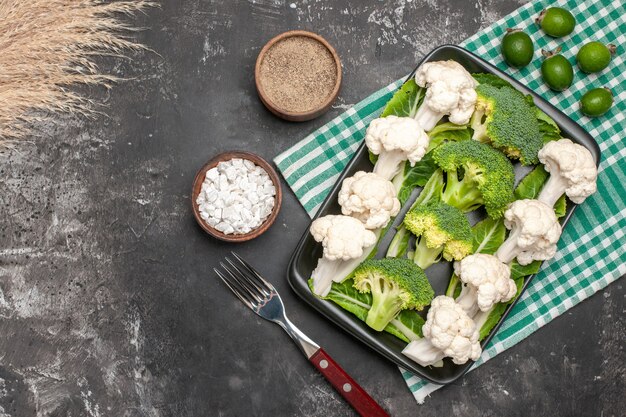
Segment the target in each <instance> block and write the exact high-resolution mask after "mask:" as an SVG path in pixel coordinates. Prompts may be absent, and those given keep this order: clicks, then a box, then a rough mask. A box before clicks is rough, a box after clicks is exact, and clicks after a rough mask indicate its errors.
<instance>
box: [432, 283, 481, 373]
mask: <svg viewBox="0 0 626 417" xmlns="http://www.w3.org/2000/svg"><path fill="white" fill-rule="evenodd" d="M422 333H423V334H424V338H426V339H428V340H429V341H430V343H432V345H433V346H434V347H436V348H437V349H440V350H441V351H442V352H443V354H444V356H447V357H450V358H452V361H453V362H454V363H456V364H458V365H461V364H464V363H466V362H467V361H468V360H470V359H471V360H477V359H478V358H479V357H480V354H481V352H482V350H481V347H480V343H479V341H478V336H479V332H478V328H476V324H475V323H474V321H473V320H472V319H471V318H470V317H469V316H468V315H467V314H466V313H465V311H463V308H461V306H460V305H458V304H457V303H456V302H455V301H454V298H452V297H447V296H445V295H440V296H439V297H436V298H435V299H434V300H433V302H432V304H431V305H430V310H428V315H427V317H426V323H424V326H423V327H422Z"/></svg>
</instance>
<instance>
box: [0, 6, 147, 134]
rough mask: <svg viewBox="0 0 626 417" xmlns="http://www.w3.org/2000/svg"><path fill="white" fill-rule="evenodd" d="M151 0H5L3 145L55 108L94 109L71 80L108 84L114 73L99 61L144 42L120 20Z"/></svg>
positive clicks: (0, 80) (0, 44) (0, 33)
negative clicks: (97, 61) (107, 71)
mask: <svg viewBox="0 0 626 417" xmlns="http://www.w3.org/2000/svg"><path fill="white" fill-rule="evenodd" d="M151 4H152V3H150V2H148V1H141V0H138V1H117V2H110V3H103V2H101V1H97V0H0V146H2V145H3V144H4V145H7V144H9V143H11V142H12V141H15V140H18V139H22V138H24V137H26V136H28V135H29V133H30V131H31V129H30V127H31V125H32V124H33V123H35V122H37V121H41V120H44V119H48V118H50V115H51V113H54V112H70V113H80V114H87V115H88V114H92V113H93V102H92V101H91V100H90V99H88V98H86V97H84V96H82V95H81V94H79V93H77V92H76V91H73V90H72V89H71V86H72V85H76V84H83V85H92V86H94V85H103V86H106V87H109V86H110V84H111V82H113V81H115V80H116V77H115V76H112V75H108V74H105V73H102V72H101V71H100V69H99V68H98V66H97V65H96V64H95V63H94V61H93V60H94V57H96V56H101V55H113V56H123V55H124V53H127V52H129V51H136V50H140V49H143V46H141V45H139V44H137V43H135V42H133V41H131V40H129V39H128V38H127V37H125V35H126V34H128V33H129V32H130V31H133V30H135V29H134V28H132V27H131V26H128V25H127V24H124V23H123V22H122V21H120V20H119V18H120V17H123V15H131V14H133V13H135V12H137V11H139V10H142V9H144V8H145V7H147V6H149V5H151Z"/></svg>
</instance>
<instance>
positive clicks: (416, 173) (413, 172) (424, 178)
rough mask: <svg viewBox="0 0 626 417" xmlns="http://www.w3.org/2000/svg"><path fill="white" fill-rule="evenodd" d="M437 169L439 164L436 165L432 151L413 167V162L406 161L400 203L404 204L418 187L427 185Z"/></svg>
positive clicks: (399, 191) (400, 189) (399, 196)
mask: <svg viewBox="0 0 626 417" xmlns="http://www.w3.org/2000/svg"><path fill="white" fill-rule="evenodd" d="M436 169H437V165H435V162H434V161H433V157H432V154H431V153H430V152H429V153H427V154H426V155H424V157H423V158H422V160H421V161H419V162H417V163H416V164H415V166H413V167H412V166H411V164H409V163H407V162H405V163H404V171H403V175H402V184H401V185H400V188H399V189H398V200H400V204H404V203H405V202H406V200H408V198H409V197H410V196H411V193H412V192H413V190H414V189H415V188H416V187H423V186H424V185H426V183H427V182H428V180H429V179H430V177H431V176H432V174H433V172H435V170H436ZM395 181H396V179H395V178H394V182H395Z"/></svg>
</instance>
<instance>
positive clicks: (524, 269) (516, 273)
mask: <svg viewBox="0 0 626 417" xmlns="http://www.w3.org/2000/svg"><path fill="white" fill-rule="evenodd" d="M539 268H541V261H533V262H531V263H529V264H528V265H520V264H518V263H517V261H513V262H512V263H511V279H513V280H518V279H519V278H524V277H527V276H528V275H533V274H536V273H537V272H539Z"/></svg>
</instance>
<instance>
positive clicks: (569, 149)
mask: <svg viewBox="0 0 626 417" xmlns="http://www.w3.org/2000/svg"><path fill="white" fill-rule="evenodd" d="M539 160H540V161H541V163H542V164H543V165H544V167H545V169H546V171H548V172H549V173H550V178H549V179H548V182H546V184H545V185H544V186H543V188H542V189H541V193H540V194H539V197H538V198H537V199H538V200H539V201H543V202H544V203H546V204H547V205H549V206H550V207H552V206H554V203H556V201H557V200H558V199H559V198H560V197H561V196H562V195H563V193H565V194H566V195H567V197H569V199H570V200H572V201H573V202H574V203H576V204H580V203H582V202H583V201H585V199H586V198H587V197H589V196H590V195H591V194H593V193H595V192H596V179H597V177H598V169H597V167H596V163H595V161H594V160H593V156H592V155H591V152H589V150H588V149H587V148H585V147H584V146H581V145H578V144H576V143H574V142H572V141H571V140H569V139H561V140H557V141H552V142H548V143H546V144H545V145H544V147H543V148H542V149H541V150H540V151H539Z"/></svg>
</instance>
